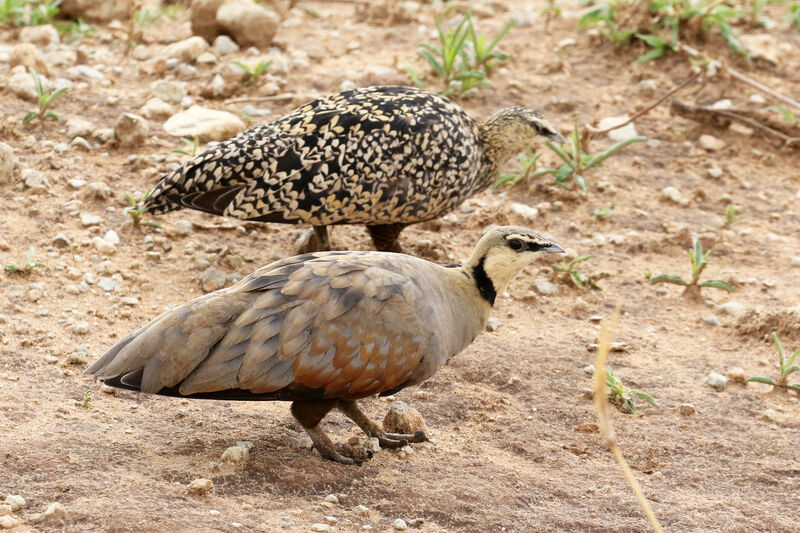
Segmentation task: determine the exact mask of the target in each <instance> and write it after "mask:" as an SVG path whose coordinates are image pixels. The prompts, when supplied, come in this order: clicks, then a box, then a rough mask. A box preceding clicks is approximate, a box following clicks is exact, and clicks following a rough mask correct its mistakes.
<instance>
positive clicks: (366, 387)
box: [87, 252, 435, 399]
mask: <svg viewBox="0 0 800 533" xmlns="http://www.w3.org/2000/svg"><path fill="white" fill-rule="evenodd" d="M392 255H393V254H375V253H373V254H369V253H366V254H365V253H361V254H354V253H335V252H333V253H327V254H325V253H320V254H313V255H311V256H306V258H307V259H308V258H311V259H310V260H307V261H302V259H298V260H297V261H294V262H292V261H284V262H283V263H276V264H274V265H269V266H267V267H264V268H263V269H261V270H259V271H257V272H255V273H254V274H253V275H251V276H249V277H248V278H245V279H244V280H242V281H241V282H240V283H238V284H237V285H235V286H234V287H232V288H230V289H227V290H225V291H220V292H219V293H214V294H212V295H207V296H206V297H203V298H200V299H198V300H196V301H193V302H189V303H188V304H186V305H184V306H182V307H179V308H177V309H175V310H174V311H171V312H168V313H165V314H164V315H162V316H161V317H159V318H158V319H156V321H154V322H153V323H151V324H150V325H148V326H145V327H144V328H142V329H141V330H139V331H138V332H136V333H134V334H133V335H132V336H131V337H132V338H131V337H129V338H126V339H124V340H123V341H121V342H120V343H119V344H118V345H117V346H115V347H114V348H112V349H111V350H109V352H108V354H106V355H105V356H103V357H102V358H101V359H100V360H98V362H97V363H95V364H94V365H92V367H90V368H89V369H88V370H87V373H94V374H95V375H96V376H97V377H98V378H101V379H108V378H115V377H117V376H120V375H123V374H128V373H133V375H134V377H133V378H132V379H134V380H138V381H139V387H138V388H139V389H140V390H142V391H145V392H159V391H160V390H161V389H162V388H167V389H168V388H172V387H177V390H178V391H179V392H180V394H182V395H203V394H205V395H207V394H209V393H215V392H218V391H230V390H244V391H249V392H250V393H252V394H254V395H269V394H271V393H275V394H278V393H280V397H281V398H282V399H295V398H304V397H307V398H320V397H345V398H359V397H364V396H368V395H371V394H375V393H379V392H383V391H386V390H390V389H393V388H396V387H398V386H401V385H403V384H404V383H405V382H406V381H408V380H409V377H410V376H411V375H412V373H413V372H414V370H415V369H416V368H417V366H418V365H419V363H420V361H421V359H422V357H423V355H424V354H425V353H426V350H428V348H429V347H430V346H431V343H434V342H435V339H434V333H433V330H432V328H431V327H430V325H426V324H424V323H422V321H421V320H420V318H419V314H420V311H421V307H422V306H424V303H423V302H424V297H423V296H424V295H423V294H422V292H421V291H420V289H419V288H418V287H417V285H416V284H415V283H414V282H413V281H412V280H411V279H410V278H409V276H407V275H404V274H402V273H399V272H398V271H397V270H396V268H393V267H392V264H391V263H398V262H399V264H401V265H402V264H403V261H407V260H409V259H413V258H408V259H407V258H403V259H402V260H401V259H399V257H401V256H395V257H396V258H398V259H394V260H393V258H392V257H391V256H392ZM301 257H302V256H301ZM416 261H419V262H420V263H422V261H421V260H416ZM123 382H124V379H123ZM276 397H277V396H276Z"/></svg>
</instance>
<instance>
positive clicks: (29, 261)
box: [6, 246, 44, 274]
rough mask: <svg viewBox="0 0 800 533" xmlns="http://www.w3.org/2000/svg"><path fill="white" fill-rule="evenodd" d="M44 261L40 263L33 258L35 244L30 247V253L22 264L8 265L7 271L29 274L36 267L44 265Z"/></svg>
mask: <svg viewBox="0 0 800 533" xmlns="http://www.w3.org/2000/svg"><path fill="white" fill-rule="evenodd" d="M43 266H44V263H40V262H39V261H35V260H34V259H33V246H31V247H30V248H28V253H27V254H25V260H24V261H23V262H22V264H21V265H14V264H11V265H6V272H8V273H9V274H11V273H16V274H27V273H29V272H31V271H32V270H33V269H34V268H38V267H43Z"/></svg>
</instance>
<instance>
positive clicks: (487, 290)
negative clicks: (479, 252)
mask: <svg viewBox="0 0 800 533" xmlns="http://www.w3.org/2000/svg"><path fill="white" fill-rule="evenodd" d="M484 261H486V258H485V257H481V260H480V261H478V265H477V266H475V267H473V268H472V276H473V277H474V278H475V285H476V286H477V287H478V292H480V293H481V296H483V299H484V300H486V301H487V302H489V305H491V306H494V299H495V298H496V297H497V291H496V290H495V288H494V283H492V280H490V279H489V276H487V275H486V269H484V268H483V264H484Z"/></svg>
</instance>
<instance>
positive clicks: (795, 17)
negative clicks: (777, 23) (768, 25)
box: [786, 3, 800, 30]
mask: <svg viewBox="0 0 800 533" xmlns="http://www.w3.org/2000/svg"><path fill="white" fill-rule="evenodd" d="M786 20H787V21H788V22H789V25H790V26H795V27H796V28H797V29H798V30H800V3H794V4H792V7H791V8H790V9H789V15H788V16H787V17H786Z"/></svg>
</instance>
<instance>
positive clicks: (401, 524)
mask: <svg viewBox="0 0 800 533" xmlns="http://www.w3.org/2000/svg"><path fill="white" fill-rule="evenodd" d="M392 527H393V528H394V529H396V530H397V531H403V530H404V529H407V528H408V525H406V521H405V520H403V519H402V518H398V519H397V520H395V521H394V522H392Z"/></svg>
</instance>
